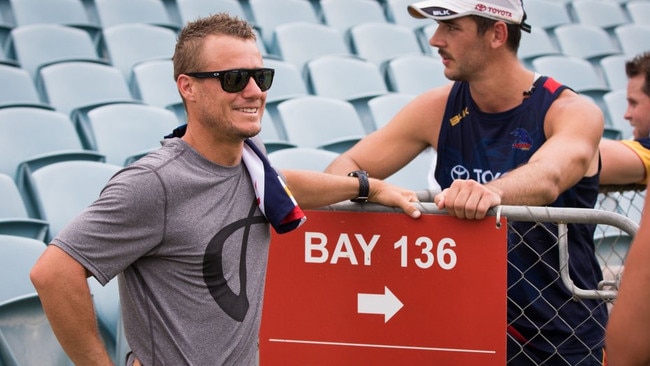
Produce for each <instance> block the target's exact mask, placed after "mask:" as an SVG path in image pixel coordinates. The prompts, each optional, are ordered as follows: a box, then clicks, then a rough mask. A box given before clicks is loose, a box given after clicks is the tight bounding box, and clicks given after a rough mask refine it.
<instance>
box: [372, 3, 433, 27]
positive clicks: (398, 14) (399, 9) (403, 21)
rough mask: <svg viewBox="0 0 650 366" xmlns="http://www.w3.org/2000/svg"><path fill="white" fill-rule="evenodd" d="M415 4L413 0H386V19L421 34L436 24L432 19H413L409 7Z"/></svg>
mask: <svg viewBox="0 0 650 366" xmlns="http://www.w3.org/2000/svg"><path fill="white" fill-rule="evenodd" d="M413 3H414V1H413V0H385V1H384V7H385V9H386V18H387V19H388V21H389V22H391V23H394V24H398V25H401V26H405V27H408V28H411V29H412V30H413V31H415V32H416V33H418V32H421V31H422V29H423V28H424V27H426V26H428V25H430V24H431V23H435V22H434V21H432V20H431V19H418V18H414V17H412V16H411V15H410V14H409V12H408V10H407V6H408V5H411V4H413Z"/></svg>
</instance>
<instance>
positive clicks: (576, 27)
mask: <svg viewBox="0 0 650 366" xmlns="http://www.w3.org/2000/svg"><path fill="white" fill-rule="evenodd" d="M581 1H587V0H581ZM554 33H555V37H556V38H557V42H558V44H559V45H560V50H561V51H562V53H563V54H565V55H568V56H574V57H580V58H583V59H585V60H590V61H598V60H600V59H601V58H603V57H605V56H610V55H615V54H618V53H620V52H621V51H620V50H619V49H618V47H617V46H616V44H615V43H614V42H613V40H612V38H611V36H610V35H609V34H608V33H607V32H606V31H605V30H603V29H602V28H600V27H598V26H595V25H586V24H575V23H574V24H566V25H562V26H559V27H557V28H555V30H554Z"/></svg>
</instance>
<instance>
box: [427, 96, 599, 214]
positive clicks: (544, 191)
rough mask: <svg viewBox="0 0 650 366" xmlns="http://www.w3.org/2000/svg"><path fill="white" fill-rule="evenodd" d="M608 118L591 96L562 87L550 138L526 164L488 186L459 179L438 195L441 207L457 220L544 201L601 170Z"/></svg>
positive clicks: (550, 116) (548, 126) (551, 115)
mask: <svg viewBox="0 0 650 366" xmlns="http://www.w3.org/2000/svg"><path fill="white" fill-rule="evenodd" d="M603 126H604V120H603V115H602V112H601V111H600V109H599V108H598V107H597V106H596V105H595V104H593V103H591V102H589V101H588V100H586V99H584V98H582V97H580V96H578V95H576V94H574V93H573V92H572V91H570V90H567V91H564V92H563V94H562V96H561V97H559V98H558V99H557V100H556V101H555V102H554V103H553V105H552V107H551V108H550V109H549V111H548V112H547V114H546V119H545V123H544V131H545V134H546V136H547V140H546V142H545V143H544V144H543V146H541V147H540V148H539V150H537V151H536V152H535V154H533V156H532V157H531V158H530V160H529V161H528V163H526V164H524V165H522V166H520V167H518V168H516V169H514V170H512V171H510V172H508V173H507V174H504V175H503V176H501V177H500V178H498V179H495V180H493V181H491V182H489V183H487V184H485V185H481V184H479V183H478V182H475V181H462V180H457V181H455V182H453V183H452V185H451V186H450V187H449V188H447V189H445V190H443V191H442V192H441V193H440V194H438V195H437V196H436V197H435V198H434V201H435V202H436V204H437V205H438V208H440V209H443V208H446V209H447V211H448V212H449V213H450V214H452V215H454V216H457V217H459V218H468V219H482V218H484V217H485V214H486V213H487V211H488V210H489V208H490V207H493V206H497V205H531V206H537V205H545V204H549V203H551V202H553V201H555V200H556V199H557V197H558V196H559V195H560V194H561V193H562V192H564V191H565V190H567V189H568V188H570V187H571V186H573V185H575V184H576V183H577V182H578V181H579V180H580V179H581V178H582V177H584V176H591V175H594V174H596V173H597V171H598V155H597V152H598V143H599V141H600V139H601V136H602V132H603Z"/></svg>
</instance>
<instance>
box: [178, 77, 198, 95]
mask: <svg viewBox="0 0 650 366" xmlns="http://www.w3.org/2000/svg"><path fill="white" fill-rule="evenodd" d="M176 87H177V88H178V92H179V93H180V94H181V96H182V98H183V99H184V100H192V99H193V98H194V80H193V79H192V78H191V77H189V76H187V75H185V74H180V75H178V78H177V79H176Z"/></svg>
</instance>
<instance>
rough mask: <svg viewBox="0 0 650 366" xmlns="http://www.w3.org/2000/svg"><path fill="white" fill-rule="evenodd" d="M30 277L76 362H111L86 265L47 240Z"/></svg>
mask: <svg viewBox="0 0 650 366" xmlns="http://www.w3.org/2000/svg"><path fill="white" fill-rule="evenodd" d="M30 277H31V280H32V283H33V284H34V287H35V288H36V291H37V292H38V296H39V297H40V299H41V303H42V304H43V309H44V310H45V314H46V315H47V318H48V320H49V322H50V325H51V326H52V330H53V331H54V334H55V335H56V337H57V339H58V341H59V343H60V344H61V346H62V347H63V349H64V350H65V352H66V353H67V354H68V356H69V357H70V359H71V360H72V361H73V362H74V364H75V365H112V364H113V362H112V360H111V358H110V356H109V355H108V352H107V350H106V348H105V346H104V343H103V342H102V339H101V337H100V335H99V330H98V327H97V320H96V315H95V309H94V307H93V302H92V297H91V294H90V290H89V288H88V282H87V275H86V269H85V268H84V267H83V266H82V265H81V264H79V263H78V262H77V261H76V260H74V259H73V258H72V257H70V256H69V255H68V254H67V253H65V252H64V251H63V250H61V249H60V248H58V247H57V246H55V245H52V244H50V245H49V246H48V247H47V249H46V250H45V252H44V253H43V255H42V256H41V257H40V258H39V260H38V261H37V262H36V264H35V265H34V267H33V268H32V271H31V273H30Z"/></svg>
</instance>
